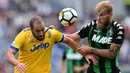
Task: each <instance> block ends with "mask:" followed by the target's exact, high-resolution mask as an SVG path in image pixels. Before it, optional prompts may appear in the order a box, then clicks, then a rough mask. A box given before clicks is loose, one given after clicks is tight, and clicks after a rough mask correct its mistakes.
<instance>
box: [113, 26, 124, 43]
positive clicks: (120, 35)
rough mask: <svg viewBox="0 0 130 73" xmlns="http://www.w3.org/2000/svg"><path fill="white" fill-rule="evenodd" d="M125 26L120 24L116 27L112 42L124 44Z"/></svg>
mask: <svg viewBox="0 0 130 73" xmlns="http://www.w3.org/2000/svg"><path fill="white" fill-rule="evenodd" d="M124 34H125V32H124V27H123V26H119V27H117V28H115V30H114V32H113V39H112V43H116V44H122V43H123V40H124Z"/></svg>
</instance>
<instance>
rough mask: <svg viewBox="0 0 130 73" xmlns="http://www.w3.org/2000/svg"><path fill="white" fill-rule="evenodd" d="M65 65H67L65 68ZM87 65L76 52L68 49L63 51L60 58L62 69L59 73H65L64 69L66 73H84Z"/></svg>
mask: <svg viewBox="0 0 130 73" xmlns="http://www.w3.org/2000/svg"><path fill="white" fill-rule="evenodd" d="M65 64H67V65H66V66H65ZM88 66H89V64H88V63H87V61H86V60H85V57H83V56H82V55H81V54H79V53H78V52H77V51H75V50H73V49H71V48H69V47H68V49H65V50H64V53H63V57H62V69H61V73H65V67H66V68H67V71H66V73H86V71H87V69H88Z"/></svg>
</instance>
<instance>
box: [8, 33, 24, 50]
mask: <svg viewBox="0 0 130 73" xmlns="http://www.w3.org/2000/svg"><path fill="white" fill-rule="evenodd" d="M24 41H25V32H24V31H21V32H20V33H19V34H18V35H17V36H16V38H15V40H14V41H13V43H12V44H11V46H10V48H11V49H14V50H16V51H18V50H19V49H20V48H21V47H22V46H23V44H24Z"/></svg>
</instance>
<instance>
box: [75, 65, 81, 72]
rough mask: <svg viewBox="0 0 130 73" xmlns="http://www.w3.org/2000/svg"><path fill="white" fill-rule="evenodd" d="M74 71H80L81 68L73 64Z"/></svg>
mask: <svg viewBox="0 0 130 73" xmlns="http://www.w3.org/2000/svg"><path fill="white" fill-rule="evenodd" d="M74 71H75V72H81V71H82V69H81V67H79V66H74Z"/></svg>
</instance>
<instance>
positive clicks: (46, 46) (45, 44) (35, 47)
mask: <svg viewBox="0 0 130 73" xmlns="http://www.w3.org/2000/svg"><path fill="white" fill-rule="evenodd" d="M48 47H49V43H48V42H46V43H41V44H40V45H38V46H36V45H34V47H33V49H30V51H31V52H34V51H35V50H40V49H42V48H44V49H46V48H48Z"/></svg>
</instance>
